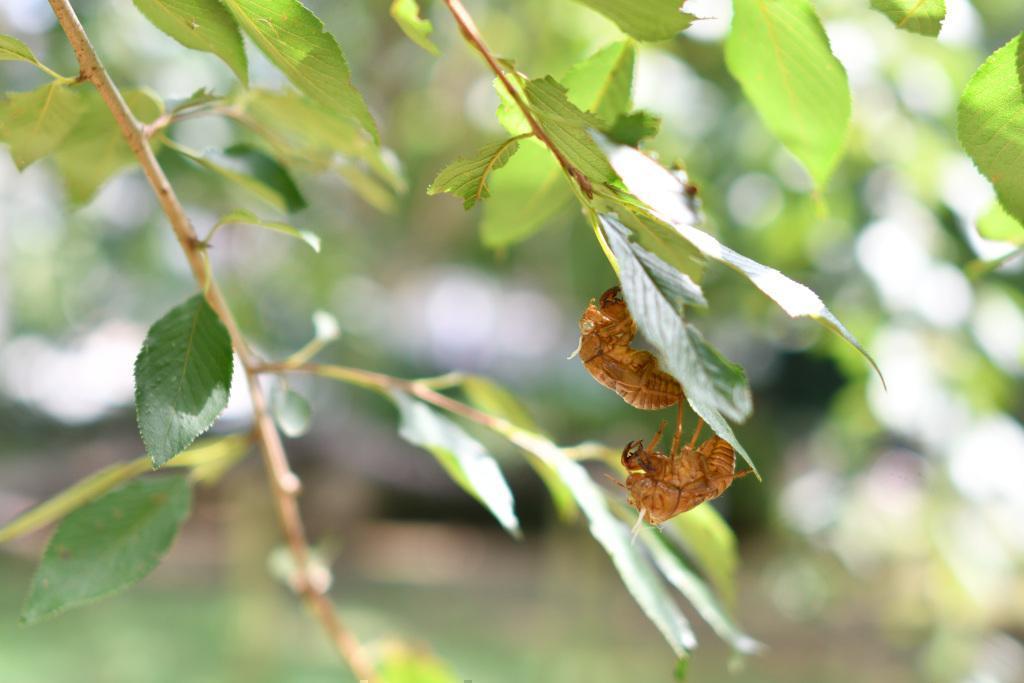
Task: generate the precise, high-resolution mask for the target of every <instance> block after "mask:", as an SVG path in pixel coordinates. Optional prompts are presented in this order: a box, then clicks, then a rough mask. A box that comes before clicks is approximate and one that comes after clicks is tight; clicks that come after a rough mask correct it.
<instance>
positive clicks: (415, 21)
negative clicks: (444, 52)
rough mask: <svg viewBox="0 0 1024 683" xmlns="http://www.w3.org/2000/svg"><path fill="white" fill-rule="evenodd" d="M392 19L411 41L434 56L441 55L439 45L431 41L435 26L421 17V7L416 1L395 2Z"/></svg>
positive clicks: (392, 4) (400, 0) (392, 8)
mask: <svg viewBox="0 0 1024 683" xmlns="http://www.w3.org/2000/svg"><path fill="white" fill-rule="evenodd" d="M391 18H392V19H394V20H395V23H397V24H398V27H399V28H400V29H402V32H403V33H404V34H405V35H406V36H408V37H409V40H411V41H412V42H414V43H416V44H417V45H419V46H420V47H422V48H423V49H424V50H426V51H427V52H429V53H430V54H432V55H436V54H439V51H438V49H437V45H434V43H433V41H431V40H430V34H431V33H433V31H434V26H433V25H432V24H431V23H430V21H429V20H427V19H423V18H422V17H420V6H419V3H418V2H416V0H393V2H392V3H391Z"/></svg>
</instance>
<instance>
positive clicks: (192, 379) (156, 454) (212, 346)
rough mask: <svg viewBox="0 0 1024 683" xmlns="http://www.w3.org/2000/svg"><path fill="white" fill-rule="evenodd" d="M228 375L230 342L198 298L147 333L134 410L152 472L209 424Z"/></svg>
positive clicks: (220, 406) (223, 399)
mask: <svg viewBox="0 0 1024 683" xmlns="http://www.w3.org/2000/svg"><path fill="white" fill-rule="evenodd" d="M231 370H232V353H231V338H230V337H229V336H228V331H227V330H226V329H224V325H223V324H222V323H221V321H220V318H218V317H217V314H216V313H215V312H214V311H213V309H212V308H210V305H209V304H208V303H206V299H204V298H203V296H202V295H201V294H197V295H196V296H194V297H192V298H191V299H189V300H188V301H186V302H185V303H183V304H181V305H180V306H177V307H175V308H173V309H171V310H170V311H169V312H168V313H167V314H166V315H165V316H164V317H162V318H160V320H158V321H156V322H155V323H153V326H152V327H150V328H149V333H148V334H147V335H146V340H145V342H143V344H142V350H141V351H140V352H139V356H138V358H137V359H136V360H135V408H136V411H137V413H138V421H139V431H140V433H141V434H142V441H143V443H145V444H146V453H147V454H148V455H149V457H150V458H151V459H152V460H153V466H154V467H160V466H161V465H163V464H164V463H166V462H167V461H168V460H170V459H171V458H173V457H174V456H175V455H177V454H178V453H180V452H181V451H183V450H185V449H186V448H188V445H189V444H190V443H192V441H194V440H195V438H196V437H197V436H199V435H200V434H202V433H203V432H205V431H206V430H207V429H209V428H210V427H211V426H212V425H213V422H214V420H216V419H217V416H218V415H220V413H221V411H222V410H224V407H225V406H226V405H227V403H228V391H229V390H230V388H231Z"/></svg>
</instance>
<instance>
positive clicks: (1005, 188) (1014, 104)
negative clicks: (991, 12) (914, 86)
mask: <svg viewBox="0 0 1024 683" xmlns="http://www.w3.org/2000/svg"><path fill="white" fill-rule="evenodd" d="M1022 81H1024V33H1022V34H1020V35H1018V36H1017V37H1016V38H1014V39H1013V40H1011V41H1010V42H1008V43H1007V44H1006V45H1003V46H1002V47H1001V48H999V49H998V50H996V51H995V52H993V53H992V54H991V55H989V58H988V59H986V60H985V63H984V64H982V65H981V67H980V68H979V69H978V70H977V71H976V72H975V73H974V75H973V76H972V77H971V80H970V81H969V82H968V83H967V88H966V89H964V94H963V95H962V96H961V97H960V106H959V108H958V110H957V117H958V121H957V134H958V135H959V137H960V144H961V145H963V147H964V149H965V150H966V151H967V153H968V154H969V155H970V156H971V159H973V160H974V163H975V165H977V167H978V170H980V171H981V172H982V173H983V174H984V175H985V177H986V178H988V179H989V180H990V181H992V185H994V186H995V188H996V195H997V196H998V197H999V201H1000V203H1002V205H1003V207H1004V208H1005V209H1006V210H1007V212H1009V214H1010V215H1011V216H1013V217H1014V218H1015V219H1017V221H1018V222H1021V223H1024V173H1021V159H1024V87H1022V86H1021V82H1022Z"/></svg>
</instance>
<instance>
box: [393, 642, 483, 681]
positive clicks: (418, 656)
mask: <svg viewBox="0 0 1024 683" xmlns="http://www.w3.org/2000/svg"><path fill="white" fill-rule="evenodd" d="M377 675H378V676H379V678H380V683H463V681H464V679H462V678H459V677H456V676H455V674H454V673H452V671H451V669H450V668H448V665H446V664H445V663H444V662H442V661H441V660H440V659H438V658H437V657H435V656H434V655H433V654H431V653H430V652H426V651H423V650H419V649H412V648H409V647H408V646H406V645H403V644H400V643H388V644H387V645H386V646H385V647H384V648H383V652H382V653H381V655H380V658H379V660H378V662H377Z"/></svg>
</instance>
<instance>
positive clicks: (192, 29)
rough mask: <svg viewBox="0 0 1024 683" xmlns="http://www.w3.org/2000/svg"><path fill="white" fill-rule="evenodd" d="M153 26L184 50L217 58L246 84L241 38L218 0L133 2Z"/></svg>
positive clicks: (142, 0) (228, 14) (139, 0)
mask: <svg viewBox="0 0 1024 683" xmlns="http://www.w3.org/2000/svg"><path fill="white" fill-rule="evenodd" d="M133 1H134V2H135V6H136V7H138V8H139V11H140V12H142V13H143V14H144V15H145V16H146V18H147V19H149V20H150V21H151V22H152V23H153V25H154V26H156V27H157V28H158V29H160V30H161V31H163V32H164V33H166V34H167V35H169V36H170V37H171V38H174V39H175V40H176V41H178V42H179V43H181V44H182V45H184V46H185V47H188V48H192V49H193V50H201V51H203V52H209V53H211V54H214V55H217V56H218V57H220V58H221V59H222V60H224V63H225V64H227V65H228V67H229V68H230V69H231V70H232V71H234V72H235V75H236V76H238V80H240V81H241V82H242V85H248V84H249V67H248V62H247V61H246V59H245V47H243V45H242V34H241V32H240V31H239V30H238V24H237V23H235V18H234V17H233V16H231V13H230V12H228V10H227V8H225V7H224V5H223V4H221V2H220V0H133Z"/></svg>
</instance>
